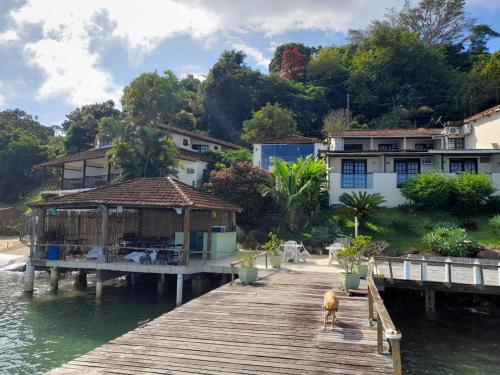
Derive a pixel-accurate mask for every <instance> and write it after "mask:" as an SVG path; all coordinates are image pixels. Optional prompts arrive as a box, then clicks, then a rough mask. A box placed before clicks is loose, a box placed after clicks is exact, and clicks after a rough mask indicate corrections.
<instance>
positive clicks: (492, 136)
mask: <svg viewBox="0 0 500 375" xmlns="http://www.w3.org/2000/svg"><path fill="white" fill-rule="evenodd" d="M470 124H471V125H472V133H471V134H469V135H467V136H466V137H465V148H467V149H474V148H475V149H490V148H499V147H500V112H495V113H493V114H492V115H490V116H486V117H482V118H480V119H479V120H477V121H474V122H471V123H470ZM495 143H496V147H495V145H494V144H495Z"/></svg>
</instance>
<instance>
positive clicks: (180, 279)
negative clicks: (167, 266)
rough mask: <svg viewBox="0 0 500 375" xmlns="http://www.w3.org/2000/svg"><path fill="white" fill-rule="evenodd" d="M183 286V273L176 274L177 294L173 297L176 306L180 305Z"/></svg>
mask: <svg viewBox="0 0 500 375" xmlns="http://www.w3.org/2000/svg"><path fill="white" fill-rule="evenodd" d="M183 286H184V275H183V274H182V273H178V274H177V294H176V297H175V304H176V306H177V307H179V306H180V305H182V288H183Z"/></svg>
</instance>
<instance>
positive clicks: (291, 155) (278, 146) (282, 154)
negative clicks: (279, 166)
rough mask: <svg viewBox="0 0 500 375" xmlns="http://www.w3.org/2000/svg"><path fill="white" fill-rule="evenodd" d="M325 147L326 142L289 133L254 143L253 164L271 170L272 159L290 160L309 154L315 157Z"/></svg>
mask: <svg viewBox="0 0 500 375" xmlns="http://www.w3.org/2000/svg"><path fill="white" fill-rule="evenodd" d="M326 148H327V146H326V144H325V143H324V142H323V141H321V140H319V139H317V138H309V137H302V136H298V135H289V136H287V137H283V138H279V139H273V140H270V141H266V142H263V143H256V144H254V145H253V165H255V166H258V167H262V168H264V169H267V170H271V169H272V168H273V160H274V159H281V160H284V161H287V162H292V161H295V160H297V158H298V157H303V158H305V157H307V156H309V155H311V156H313V157H315V158H316V157H317V156H318V155H319V152H320V151H321V150H326Z"/></svg>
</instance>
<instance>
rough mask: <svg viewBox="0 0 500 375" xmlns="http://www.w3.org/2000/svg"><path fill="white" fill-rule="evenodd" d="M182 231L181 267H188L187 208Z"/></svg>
mask: <svg viewBox="0 0 500 375" xmlns="http://www.w3.org/2000/svg"><path fill="white" fill-rule="evenodd" d="M182 230H183V235H184V239H183V243H184V251H183V256H182V265H183V266H189V208H188V207H186V208H184V215H183V220H182ZM177 283H178V282H177ZM177 290H178V289H177Z"/></svg>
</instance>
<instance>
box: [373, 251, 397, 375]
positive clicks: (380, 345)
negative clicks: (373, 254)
mask: <svg viewBox="0 0 500 375" xmlns="http://www.w3.org/2000/svg"><path fill="white" fill-rule="evenodd" d="M374 267H375V261H374V260H373V259H371V260H370V262H369V263H368V273H367V276H366V284H367V286H368V315H369V316H368V318H369V320H370V321H375V320H376V322H377V350H378V353H379V354H385V353H384V337H385V338H386V339H387V340H388V341H389V345H390V354H391V356H392V367H393V374H394V375H401V374H402V370H401V347H400V342H401V337H402V336H401V332H399V331H398V330H397V329H396V326H395V325H394V323H393V322H392V319H391V317H390V315H389V313H388V312H387V309H386V308H385V305H384V301H383V300H382V297H380V293H379V292H378V289H377V287H376V285H375V282H374V280H373V272H374ZM375 313H376V317H375Z"/></svg>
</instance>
